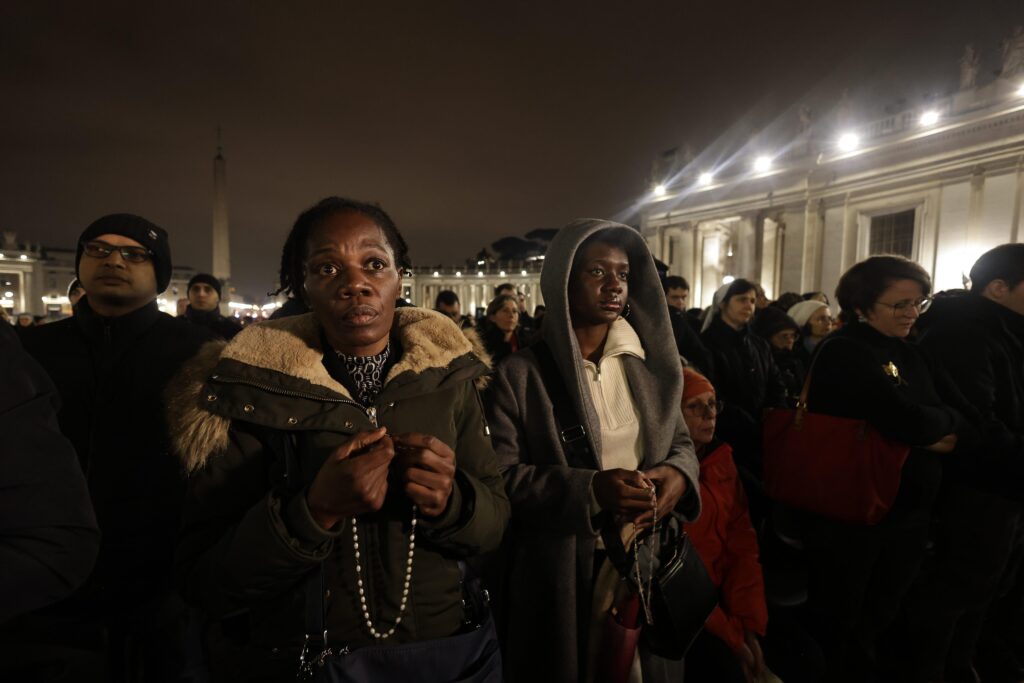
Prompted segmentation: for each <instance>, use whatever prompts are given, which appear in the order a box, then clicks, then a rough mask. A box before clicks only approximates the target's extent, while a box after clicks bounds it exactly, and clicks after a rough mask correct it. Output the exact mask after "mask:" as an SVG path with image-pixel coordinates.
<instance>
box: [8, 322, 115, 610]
mask: <svg viewBox="0 0 1024 683" xmlns="http://www.w3.org/2000/svg"><path fill="white" fill-rule="evenodd" d="M0 328H2V329H0V387H3V389H2V390H0V434H3V435H4V436H3V438H2V439H0V464H2V467H0V567H2V568H3V570H2V571H0V622H3V621H5V620H6V619H9V618H11V617H13V616H15V615H17V614H21V613H24V612H28V611H30V610H33V609H35V608H38V607H42V606H44V605H48V604H51V603H54V602H56V601H57V600H60V599H61V598H64V597H66V596H68V595H70V594H71V592H72V591H73V590H74V589H76V588H78V587H79V586H80V585H81V584H82V583H84V582H85V580H86V579H87V578H88V577H89V574H90V572H91V571H92V568H93V564H94V562H95V561H96V555H97V553H98V551H99V545H100V534H99V530H98V528H97V526H96V517H95V515H94V513H93V509H92V503H91V501H90V500H89V491H88V488H87V486H86V482H85V477H84V476H83V474H82V470H81V466H80V465H79V463H78V458H77V457H76V455H75V450H74V448H72V446H71V443H70V442H69V441H68V440H67V439H66V438H65V437H64V436H63V435H62V434H61V433H60V429H59V428H58V426H57V407H58V403H57V398H56V393H55V389H54V387H53V384H52V383H51V382H50V379H49V377H47V375H46V373H45V372H44V371H43V369H42V368H41V367H40V366H39V364H38V363H36V361H35V360H34V359H32V358H31V357H30V356H29V355H28V354H27V353H25V352H24V350H23V349H22V348H21V345H20V344H19V343H18V341H17V338H16V337H15V333H14V331H13V330H12V329H11V328H10V326H9V325H6V324H4V323H3V322H2V321H0Z"/></svg>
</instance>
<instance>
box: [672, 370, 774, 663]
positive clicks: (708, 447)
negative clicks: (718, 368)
mask: <svg viewBox="0 0 1024 683" xmlns="http://www.w3.org/2000/svg"><path fill="white" fill-rule="evenodd" d="M682 409H683V419H684V420H685V421H686V426H687V428H688V429H689V430H690V437H691V438H692V439H693V445H694V447H695V448H696V451H697V459H698V460H700V492H701V500H702V501H704V506H703V508H702V509H701V515H700V518H699V519H698V520H697V521H696V522H693V523H691V524H687V525H686V530H687V532H688V533H689V534H690V539H691V540H692V541H693V545H694V547H695V548H696V549H697V552H698V553H699V554H700V556H701V559H702V560H704V565H705V566H706V567H707V568H708V573H709V575H710V576H711V580H712V581H714V583H715V585H716V586H718V588H719V591H720V599H719V604H718V607H716V608H715V611H714V612H712V613H711V617H709V618H708V621H707V624H706V625H705V627H704V631H703V632H702V633H701V635H700V636H698V638H697V640H696V642H694V644H693V646H692V647H691V648H690V651H689V653H687V656H686V680H687V681H715V683H747V682H748V681H751V680H755V681H759V680H763V679H762V678H761V676H763V675H764V674H765V663H764V656H763V654H762V652H761V640H760V639H761V637H763V636H764V634H765V629H766V627H767V625H768V606H767V603H766V602H765V594H764V577H763V576H762V574H761V563H760V562H759V561H758V543H757V533H756V532H755V531H754V527H753V525H752V524H751V523H750V511H749V509H748V507H747V496H746V494H745V493H744V491H743V485H742V484H741V483H740V480H739V475H738V473H737V471H736V464H735V463H734V462H733V460H732V448H730V446H729V444H727V443H725V442H723V441H721V440H720V439H717V438H715V421H716V420H717V418H718V413H719V412H720V411H721V410H722V402H721V401H719V400H718V399H717V397H716V395H715V388H714V386H712V385H711V382H709V381H708V380H707V378H705V377H704V376H703V375H701V374H700V373H698V372H695V371H693V370H691V369H690V368H684V369H683V400H682Z"/></svg>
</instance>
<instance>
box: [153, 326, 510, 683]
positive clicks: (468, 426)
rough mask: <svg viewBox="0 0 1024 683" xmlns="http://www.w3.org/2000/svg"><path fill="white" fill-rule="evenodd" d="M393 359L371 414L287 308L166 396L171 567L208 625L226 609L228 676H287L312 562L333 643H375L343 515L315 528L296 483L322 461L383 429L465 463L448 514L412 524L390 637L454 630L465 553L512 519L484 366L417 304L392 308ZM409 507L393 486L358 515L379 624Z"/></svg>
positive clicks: (391, 600) (400, 558)
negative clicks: (481, 390) (172, 474)
mask: <svg viewBox="0 0 1024 683" xmlns="http://www.w3.org/2000/svg"><path fill="white" fill-rule="evenodd" d="M392 353H398V357H397V361H396V362H395V364H394V365H393V366H392V367H391V369H390V370H389V371H388V373H387V377H386V379H385V383H384V388H383V390H382V391H381V393H380V395H379V396H378V397H377V398H376V399H375V401H374V404H373V405H372V406H370V407H367V408H365V409H364V407H363V406H362V405H361V404H359V403H357V402H355V401H353V400H352V398H351V394H350V393H349V391H348V390H347V389H346V388H345V386H344V385H343V384H341V383H339V382H338V381H337V380H335V379H334V378H333V377H332V376H331V375H330V374H329V372H328V370H327V369H326V367H325V365H324V363H323V348H322V345H321V330H320V326H319V323H317V321H316V319H315V318H314V317H313V315H312V314H306V315H300V316H293V317H287V318H283V319H280V320H275V321H270V322H267V323H261V324H259V325H252V326H249V327H247V328H246V329H245V330H243V331H242V333H241V334H239V335H238V336H237V337H236V338H235V339H234V340H233V341H232V342H230V343H229V344H227V345H226V346H224V345H221V344H219V345H210V346H208V347H206V349H204V351H203V353H202V354H201V355H200V357H199V358H197V359H196V361H195V362H194V363H193V364H191V365H190V366H189V368H188V370H187V372H186V373H184V374H183V375H182V377H181V378H179V381H178V382H176V384H175V387H174V388H173V389H172V394H173V398H172V401H171V421H172V423H173V424H175V425H176V437H177V444H178V448H179V452H180V453H181V455H182V457H183V458H184V460H185V462H186V464H187V466H188V468H189V470H190V471H191V472H192V476H191V478H190V482H189V495H188V500H187V503H186V507H185V515H184V517H185V520H184V525H183V530H182V534H181V539H180V544H179V549H178V559H177V575H178V579H179V581H180V584H181V586H182V589H183V594H184V595H185V597H186V600H187V601H189V602H191V603H192V604H194V605H197V606H199V607H202V608H203V609H204V610H206V611H207V612H208V613H209V614H210V615H211V617H212V618H213V619H214V620H220V619H222V618H224V617H230V619H229V620H228V621H229V622H230V623H231V624H233V625H234V626H233V627H232V629H233V630H232V632H231V633H228V634H225V638H226V639H227V640H232V641H233V642H232V647H235V646H237V647H236V649H235V650H231V651H229V650H222V651H220V652H214V656H215V657H220V656H225V657H231V656H232V654H237V655H238V657H237V658H235V659H234V661H233V663H229V664H227V666H229V667H230V669H231V672H232V676H233V677H234V679H235V680H256V679H259V680H264V679H265V680H286V679H289V678H292V677H294V672H295V667H296V666H297V662H298V653H299V649H300V647H301V645H302V643H303V634H304V632H305V624H304V607H305V594H304V585H305V579H306V578H307V577H308V576H309V575H310V573H311V572H313V571H315V570H317V569H318V567H320V565H321V563H323V566H324V572H325V573H324V580H325V584H326V592H325V605H326V622H325V624H326V628H327V630H328V634H329V636H328V637H329V641H330V642H331V643H332V644H336V645H337V644H344V645H348V646H351V647H360V646H364V645H368V644H371V643H373V642H374V640H373V638H372V637H371V635H370V634H369V632H368V631H367V629H366V627H365V624H364V620H363V615H362V612H361V610H360V606H359V598H358V591H357V575H356V570H355V554H354V549H353V544H352V534H351V523H350V520H348V519H346V520H342V521H341V522H340V523H339V524H338V526H337V527H336V528H335V529H334V530H331V531H327V530H324V529H322V528H321V527H320V526H319V525H318V524H317V523H316V522H315V521H314V520H313V518H312V516H311V514H310V512H309V508H308V507H307V505H306V498H305V491H306V487H307V486H308V485H309V483H311V482H312V480H313V478H314V477H315V475H316V473H317V471H318V470H319V468H320V466H321V464H322V463H323V461H324V460H325V458H326V457H327V456H328V454H330V453H331V452H332V451H333V450H334V449H335V448H337V447H338V446H341V445H343V444H344V443H345V442H346V441H348V440H349V438H350V437H351V435H352V434H354V433H356V432H361V431H370V430H372V429H374V428H375V427H376V426H377V425H380V426H386V427H387V428H388V430H389V432H391V433H394V434H402V433H405V432H422V433H426V434H431V435H433V436H435V437H437V438H439V439H441V440H442V441H444V442H445V443H446V444H448V446H450V447H451V448H452V450H453V451H455V457H456V465H457V467H458V471H457V474H456V478H455V487H454V489H453V491H452V495H451V498H450V499H449V503H448V507H447V509H446V510H445V512H443V513H442V514H441V515H440V516H439V517H436V518H433V519H428V518H421V519H420V521H419V526H418V530H417V534H416V549H415V564H414V569H413V573H412V584H411V587H410V602H409V606H408V609H407V611H406V613H405V615H404V617H403V619H402V622H401V625H400V626H399V628H398V630H397V631H396V633H395V635H394V636H392V638H391V639H390V640H389V641H388V644H392V643H399V644H400V643H407V642H410V641H420V640H427V639H433V638H442V637H446V636H449V635H452V634H454V633H455V632H456V631H457V630H458V629H459V628H460V626H461V625H462V621H463V617H464V611H463V608H462V590H461V581H460V571H459V567H458V561H459V560H460V559H466V558H470V557H473V556H475V555H477V554H479V553H481V552H484V551H487V550H490V549H493V548H496V547H497V546H498V544H499V543H500V541H501V536H502V533H503V532H504V529H505V525H506V523H507V521H508V516H509V503H508V499H507V498H506V496H505V491H504V488H503V486H502V481H501V477H500V475H499V474H498V466H497V462H496V460H495V458H494V451H493V450H492V448H491V443H490V439H489V438H488V435H487V425H486V423H485V421H484V416H483V410H482V406H481V401H480V398H479V396H478V393H477V386H476V383H477V380H479V379H480V378H481V377H482V376H484V375H485V374H486V373H487V372H488V366H487V364H486V362H485V361H484V360H481V358H482V356H481V354H480V353H478V352H477V351H476V350H474V348H473V346H472V345H471V343H470V342H469V341H468V340H467V338H466V337H465V336H463V334H462V333H461V332H460V331H459V329H458V327H457V326H456V325H455V323H453V322H452V321H451V320H450V319H449V318H447V317H446V316H444V315H442V314H440V313H436V312H434V311H428V310H426V309H422V308H412V307H409V308H400V309H398V310H397V311H396V312H395V326H394V328H393V330H392ZM285 441H290V442H292V443H293V446H292V448H293V449H294V454H295V459H296V461H297V471H296V472H293V481H292V482H291V483H288V482H285V481H284V480H283V476H282V472H283V468H284V466H285V462H284V461H285V453H284V452H283V451H284V450H285V449H286V448H288V446H287V445H286V444H284V442H285ZM411 508H412V504H411V503H410V501H409V499H408V498H407V497H406V496H405V495H404V493H402V492H401V490H400V489H399V488H397V487H393V488H391V489H390V490H389V492H388V494H387V498H386V500H385V504H384V507H383V508H382V509H381V510H380V511H379V512H377V513H373V514H368V515H363V516H361V517H360V518H359V523H360V548H361V554H362V563H363V566H364V570H363V572H364V580H365V579H366V578H367V577H370V578H369V584H368V586H367V601H368V603H369V606H370V612H371V614H372V615H374V620H375V622H376V626H377V628H378V629H380V628H381V627H382V625H383V626H384V627H385V628H387V626H389V625H390V624H392V623H394V620H395V616H396V614H397V611H398V606H399V602H400V599H401V594H402V582H403V579H404V577H405V569H406V558H407V554H406V553H407V550H408V543H409V528H408V527H409V520H410V516H411ZM368 568H372V572H370V571H368ZM239 624H241V626H239ZM215 664H216V662H215ZM275 677H276V678H275Z"/></svg>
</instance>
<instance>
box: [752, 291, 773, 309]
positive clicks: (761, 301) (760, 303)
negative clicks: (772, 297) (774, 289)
mask: <svg viewBox="0 0 1024 683" xmlns="http://www.w3.org/2000/svg"><path fill="white" fill-rule="evenodd" d="M754 296H755V297H756V300H755V301H754V306H755V307H756V308H757V310H759V311H760V310H761V309H762V308H768V306H769V304H771V301H768V297H767V296H765V294H764V290H763V289H761V285H757V288H756V289H754Z"/></svg>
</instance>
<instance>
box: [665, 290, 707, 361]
mask: <svg viewBox="0 0 1024 683" xmlns="http://www.w3.org/2000/svg"><path fill="white" fill-rule="evenodd" d="M668 317H669V320H670V321H671V322H672V336H673V337H675V339H676V348H678V349H679V355H680V356H682V357H683V358H685V359H686V360H687V362H689V363H690V364H691V365H693V366H694V367H695V368H697V370H699V371H700V372H701V373H703V374H704V376H705V377H709V378H710V377H711V376H712V375H714V369H715V368H714V362H713V361H712V360H711V353H710V352H709V351H708V350H707V348H705V346H704V344H702V343H701V341H700V335H699V334H697V332H696V331H695V330H694V329H693V325H692V324H691V323H690V321H689V319H688V317H687V315H686V313H684V312H683V311H680V310H679V309H678V308H673V307H671V306H669V309H668Z"/></svg>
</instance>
